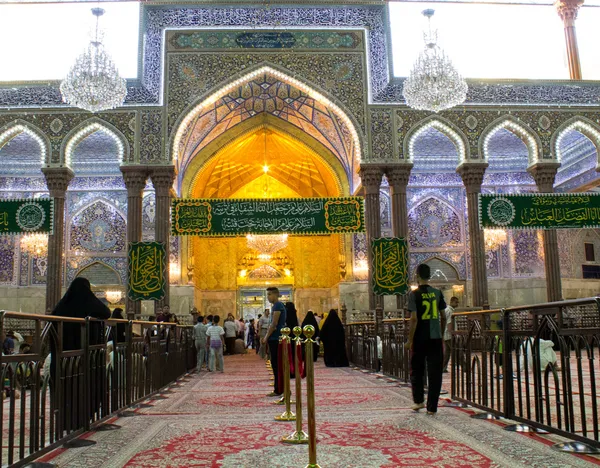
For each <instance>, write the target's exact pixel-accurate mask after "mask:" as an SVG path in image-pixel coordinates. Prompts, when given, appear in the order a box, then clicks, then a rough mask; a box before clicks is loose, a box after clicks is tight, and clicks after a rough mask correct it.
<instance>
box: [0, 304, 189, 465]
mask: <svg viewBox="0 0 600 468" xmlns="http://www.w3.org/2000/svg"><path fill="white" fill-rule="evenodd" d="M8 319H11V320H14V319H18V320H19V321H20V322H29V323H30V324H31V326H30V327H29V328H30V329H31V330H33V334H32V336H31V339H32V343H31V349H30V352H29V353H28V354H13V355H2V356H0V369H1V380H0V381H1V382H2V385H3V386H2V400H1V403H0V404H1V405H2V419H1V420H0V437H2V449H1V451H0V466H6V465H7V464H8V465H12V466H15V467H18V466H23V465H26V464H27V463H28V462H30V461H31V460H32V459H34V458H37V457H39V456H40V455H42V454H43V453H45V452H48V451H49V450H52V449H54V448H55V447H57V446H58V445H60V444H62V443H64V442H66V441H68V440H70V439H71V438H74V437H77V436H79V435H80V434H82V433H83V432H85V431H88V430H90V429H92V430H93V428H94V427H95V426H96V425H98V424H99V423H100V422H102V421H103V420H106V419H107V418H108V417H110V416H111V415H114V414H115V413H116V412H117V411H119V410H121V409H123V408H126V407H128V406H130V405H132V404H134V403H136V402H138V401H140V400H142V399H145V398H147V397H148V396H150V395H152V394H153V393H155V392H157V391H158V390H160V389H161V388H162V387H164V386H166V385H168V384H169V383H171V382H173V381H175V380H176V379H177V378H178V377H179V376H181V375H183V374H185V373H186V372H187V371H188V370H190V369H192V368H193V367H194V366H195V359H196V351H195V349H194V340H193V327H189V326H178V325H176V324H173V323H164V322H163V323H158V322H144V321H135V320H134V321H127V320H112V319H110V320H106V321H100V320H94V319H89V318H88V319H85V320H83V319H75V318H68V317H57V316H50V315H34V314H23V313H17V312H4V311H2V312H0V335H1V336H2V337H4V336H5V335H4V334H5V332H6V331H7V330H9V328H7V327H6V324H7V320H8ZM65 332H66V333H65ZM74 337H75V338H74ZM65 338H67V340H65ZM67 343H68V346H67V347H69V348H75V349H64V348H65V346H64V345H65V344H67ZM73 343H76V345H75V346H73Z"/></svg>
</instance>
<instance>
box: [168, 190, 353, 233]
mask: <svg viewBox="0 0 600 468" xmlns="http://www.w3.org/2000/svg"><path fill="white" fill-rule="evenodd" d="M172 217H173V223H172V234H173V235H175V236H185V235H196V236H211V237H224V236H242V235H246V234H259V235H260V234H284V233H285V234H290V235H315V234H335V233H346V232H364V230H365V226H364V225H365V223H364V204H363V199H362V198H361V197H346V198H275V199H243V200H236V199H201V198H191V199H184V198H180V199H175V200H173V206H172Z"/></svg>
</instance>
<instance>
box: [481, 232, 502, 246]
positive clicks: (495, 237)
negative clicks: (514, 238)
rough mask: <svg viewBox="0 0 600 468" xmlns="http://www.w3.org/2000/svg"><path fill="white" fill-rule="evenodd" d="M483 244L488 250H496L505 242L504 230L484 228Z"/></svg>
mask: <svg viewBox="0 0 600 468" xmlns="http://www.w3.org/2000/svg"><path fill="white" fill-rule="evenodd" d="M483 237H484V242H485V246H486V247H487V248H488V249H489V250H496V249H497V248H498V247H500V246H501V245H504V244H505V243H506V237H507V236H506V231H505V230H504V229H485V230H484V231H483Z"/></svg>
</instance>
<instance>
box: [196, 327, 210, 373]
mask: <svg viewBox="0 0 600 468" xmlns="http://www.w3.org/2000/svg"><path fill="white" fill-rule="evenodd" d="M207 329H208V326H207V325H206V320H205V318H204V317H202V316H200V317H198V323H197V324H196V325H194V344H195V345H196V353H197V354H198V359H197V363H196V370H197V371H198V372H200V371H201V370H202V365H203V364H204V361H206V338H207V335H206V330H207Z"/></svg>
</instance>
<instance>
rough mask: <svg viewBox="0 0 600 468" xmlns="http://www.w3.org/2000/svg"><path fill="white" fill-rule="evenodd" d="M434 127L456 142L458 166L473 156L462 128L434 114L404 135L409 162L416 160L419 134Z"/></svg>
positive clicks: (404, 149)
mask: <svg viewBox="0 0 600 468" xmlns="http://www.w3.org/2000/svg"><path fill="white" fill-rule="evenodd" d="M432 127H433V128H435V129H436V130H438V131H439V132H441V133H443V134H444V135H446V136H447V137H448V138H449V139H450V140H451V141H452V143H454V146H455V147H456V152H457V153H458V161H457V166H458V165H459V164H461V163H463V162H465V161H468V160H469V159H470V158H471V152H470V150H469V144H468V139H467V136H466V135H465V134H464V133H463V132H462V130H461V129H460V128H458V127H457V126H456V125H454V124H453V123H452V122H450V121H449V120H447V119H444V118H443V117H440V116H438V115H432V116H430V117H427V118H426V119H423V120H421V121H420V122H418V123H417V124H416V125H415V126H413V128H411V129H410V130H409V131H408V133H407V134H406V136H405V137H404V142H403V148H402V149H403V152H404V155H405V157H407V160H408V161H409V162H413V161H414V154H413V153H414V144H415V141H416V140H417V138H418V137H419V135H421V134H422V133H423V132H426V131H427V130H428V129H430V128H432Z"/></svg>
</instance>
